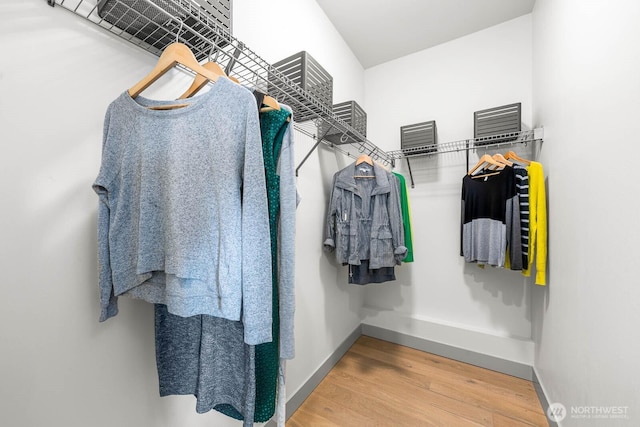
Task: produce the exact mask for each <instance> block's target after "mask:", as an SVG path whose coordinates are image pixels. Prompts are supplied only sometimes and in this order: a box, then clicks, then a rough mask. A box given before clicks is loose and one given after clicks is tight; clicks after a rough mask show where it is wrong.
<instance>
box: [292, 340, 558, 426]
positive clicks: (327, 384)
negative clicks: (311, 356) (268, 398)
mask: <svg viewBox="0 0 640 427" xmlns="http://www.w3.org/2000/svg"><path fill="white" fill-rule="evenodd" d="M286 425H287V427H302V426H304V427H307V426H313V427H316V426H319V427H325V426H326V427H334V426H341V427H342V426H349V427H350V426H358V427H360V426H403V427H405V426H442V427H470V426H475V427H477V426H484V427H507V426H508V427H531V426H545V427H548V421H547V418H546V416H545V414H544V412H543V410H542V407H541V405H540V402H539V401H538V399H537V395H536V392H535V389H534V387H533V384H532V383H531V382H529V381H526V380H523V379H520V378H515V377H512V376H509V375H505V374H501V373H499V372H494V371H491V370H488V369H484V368H480V367H477V366H473V365H468V364H465V363H461V362H457V361H454V360H450V359H446V358H444V357H440V356H437V355H433V354H430V353H426V352H422V351H419V350H416V349H412V348H409V347H404V346H400V345H397V344H393V343H389V342H386V341H382V340H378V339H375V338H371V337H366V336H362V337H360V338H359V339H358V340H357V341H356V343H355V344H354V345H353V346H352V347H351V348H350V349H349V351H348V352H347V353H346V354H345V355H344V356H343V357H342V359H341V360H340V361H339V362H338V363H337V364H336V366H335V367H334V368H333V369H332V370H331V372H329V374H328V375H327V376H326V377H325V378H324V379H323V381H322V382H321V383H320V385H319V386H318V387H317V388H316V390H314V391H313V393H312V394H311V396H310V397H309V398H308V399H307V400H306V401H305V402H304V403H303V404H302V406H301V407H300V408H299V409H298V411H296V413H295V414H293V416H292V417H291V418H290V419H289V420H288V421H287V424H286Z"/></svg>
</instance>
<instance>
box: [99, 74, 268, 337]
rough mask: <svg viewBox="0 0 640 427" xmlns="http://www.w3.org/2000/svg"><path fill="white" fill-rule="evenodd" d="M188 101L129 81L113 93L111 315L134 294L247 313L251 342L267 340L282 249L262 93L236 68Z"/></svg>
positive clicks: (107, 129) (103, 208)
mask: <svg viewBox="0 0 640 427" xmlns="http://www.w3.org/2000/svg"><path fill="white" fill-rule="evenodd" d="M172 102H173V101H172ZM188 102H190V104H191V105H189V106H188V107H184V108H178V109H169V110H154V109H149V108H147V106H150V105H161V104H167V103H169V101H167V102H163V101H152V100H148V99H145V98H143V97H137V98H136V99H135V100H134V99H132V98H131V97H130V96H129V95H128V93H126V92H125V93H123V94H122V95H120V96H119V97H118V98H117V99H116V100H115V101H113V102H112V103H111V105H109V108H108V110H107V113H106V117H105V122H104V139H103V154H102V164H101V167H100V172H99V175H98V177H97V179H96V181H95V183H94V185H93V188H94V190H95V191H96V193H97V194H98V196H99V208H98V257H99V267H100V277H99V282H100V291H101V295H100V301H101V308H102V311H101V315H100V320H101V321H104V320H106V319H108V318H109V317H112V316H115V315H116V314H117V312H118V309H117V297H118V296H119V295H122V294H128V295H130V296H133V297H135V298H141V299H143V300H145V301H148V302H150V303H159V304H166V305H167V307H168V311H169V312H170V313H172V314H176V315H178V316H184V317H186V316H193V315H197V314H208V315H212V316H216V317H222V318H226V319H229V320H242V322H243V324H244V327H245V342H246V343H247V344H254V345H255V344H260V343H263V342H268V341H270V340H271V319H272V315H271V304H267V303H266V301H271V255H270V246H269V245H270V243H269V242H270V239H269V219H268V210H267V195H266V185H265V176H264V166H263V160H262V145H261V140H260V127H259V122H258V112H257V107H256V103H255V100H254V98H253V96H252V95H251V93H249V92H248V91H246V90H245V89H243V88H242V87H240V86H239V85H236V84H234V83H232V82H231V81H229V80H227V79H225V78H220V79H219V80H218V81H217V82H216V84H215V85H213V87H212V88H211V90H210V91H208V92H207V93H205V94H203V95H200V96H197V97H194V98H192V99H190V100H189V101H188ZM241 316H242V317H241Z"/></svg>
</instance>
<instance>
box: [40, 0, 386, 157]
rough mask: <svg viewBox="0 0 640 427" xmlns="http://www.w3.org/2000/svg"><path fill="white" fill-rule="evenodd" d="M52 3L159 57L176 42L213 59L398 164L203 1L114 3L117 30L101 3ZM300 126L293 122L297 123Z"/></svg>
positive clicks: (128, 0)
mask: <svg viewBox="0 0 640 427" xmlns="http://www.w3.org/2000/svg"><path fill="white" fill-rule="evenodd" d="M207 2H208V1H207ZM47 3H48V4H49V5H51V6H55V5H58V6H61V7H63V8H64V9H66V10H69V11H71V12H73V13H75V14H76V15H78V16H81V17H83V18H84V19H86V20H88V21H90V22H92V23H94V24H96V25H98V26H99V27H101V28H103V29H105V30H107V31H109V32H111V33H113V34H115V35H117V36H119V37H121V38H123V39H125V40H127V41H128V42H131V43H133V44H135V45H137V46H138V47H140V48H142V49H144V50H146V51H148V52H151V53H152V54H154V55H156V56H160V54H161V53H162V50H163V49H164V47H166V45H168V44H169V43H171V42H174V41H179V42H181V43H184V44H186V45H187V46H189V48H190V49H191V50H192V51H193V53H194V55H195V56H196V58H198V60H200V61H202V60H204V59H207V58H210V59H211V60H212V61H215V62H217V63H218V64H219V65H220V66H221V67H222V68H223V69H225V71H226V72H227V74H229V75H233V76H234V77H235V78H237V79H238V80H239V82H240V84H242V85H244V86H247V87H253V88H256V89H258V90H260V91H262V92H265V93H268V94H269V95H271V96H272V97H274V98H276V99H277V100H278V101H279V102H282V103H284V104H287V105H289V106H291V107H293V108H294V109H295V110H297V111H302V112H303V115H304V116H305V117H311V118H312V119H311V120H312V121H313V122H315V124H316V126H317V127H318V128H319V127H320V126H321V125H322V127H323V129H326V128H330V129H332V132H333V133H336V131H337V132H338V133H341V134H344V135H348V136H349V138H350V140H349V141H350V142H351V141H354V142H353V143H352V145H353V146H354V147H356V148H357V149H358V151H360V152H363V153H366V154H368V155H369V156H371V157H372V158H373V159H374V160H377V161H378V162H380V163H382V164H383V165H393V159H392V158H391V157H390V156H389V155H388V154H387V153H386V152H385V151H383V150H381V149H380V148H379V147H377V146H376V145H375V144H373V143H372V142H371V141H369V140H367V139H366V137H365V136H364V135H362V134H361V133H360V132H358V131H357V130H356V129H354V128H352V127H351V126H350V125H349V124H347V123H346V122H345V121H344V120H342V119H340V118H338V117H336V116H335V115H334V114H333V112H332V111H331V110H330V109H329V108H327V107H326V106H324V105H322V104H321V103H320V102H318V100H316V99H315V98H314V97H313V96H311V95H310V94H309V93H307V92H306V91H304V90H303V89H302V88H301V87H300V86H299V85H298V84H297V83H295V82H293V81H292V80H291V79H290V78H288V77H287V76H285V75H284V74H283V73H282V72H280V71H279V70H278V69H276V68H275V67H273V66H272V65H271V64H269V63H268V62H266V61H265V60H264V59H262V58H261V57H260V56H259V55H257V54H256V53H255V52H253V51H252V50H251V49H250V48H249V47H247V46H246V45H245V44H244V43H242V42H241V41H239V40H238V39H236V38H235V37H233V36H232V35H231V33H230V32H229V31H228V30H227V29H225V28H223V27H222V26H221V25H220V24H219V22H218V20H217V19H216V17H214V16H213V15H212V14H211V13H209V12H208V10H207V9H206V8H203V7H202V3H205V0H198V3H196V2H194V1H193V0H166V1H164V3H169V4H170V5H171V10H172V11H173V13H171V12H169V11H168V10H166V9H163V8H162V7H160V6H158V4H157V3H160V2H152V1H150V0H114V3H117V6H119V7H120V10H123V9H124V10H125V11H126V14H127V18H126V19H121V20H119V21H118V20H117V19H116V24H117V25H116V24H114V23H110V22H107V20H105V19H103V18H101V17H100V16H99V15H98V8H97V1H96V0H47ZM141 3H142V6H144V9H145V11H144V13H140V12H139V10H140V9H141V7H140V6H141ZM209 3H214V2H209ZM134 6H136V7H134ZM179 17H183V19H180V18H179ZM184 17H187V18H188V19H185V18H184ZM110 21H114V19H110ZM134 23H135V24H137V25H138V26H140V25H143V26H144V34H143V32H141V31H136V28H134V27H133V25H134ZM141 23H142V24H141ZM128 26H130V27H128ZM295 120H296V118H295V117H294V122H295ZM323 123H324V125H323ZM322 136H323V135H317V136H316V138H321V139H322ZM320 142H322V141H321V140H320V141H317V143H316V145H315V146H314V149H315V147H316V146H317V145H318V144H319V143H320ZM328 145H331V146H333V145H332V144H328ZM309 154H311V152H310V153H309ZM305 160H306V158H305ZM300 166H302V164H301V165H300ZM300 166H299V167H300Z"/></svg>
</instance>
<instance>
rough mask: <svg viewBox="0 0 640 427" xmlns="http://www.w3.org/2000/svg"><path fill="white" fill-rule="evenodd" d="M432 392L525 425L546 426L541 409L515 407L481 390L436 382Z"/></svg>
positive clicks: (433, 384)
mask: <svg viewBox="0 0 640 427" xmlns="http://www.w3.org/2000/svg"><path fill="white" fill-rule="evenodd" d="M431 390H433V391H434V392H435V393H440V394H442V395H444V396H449V397H450V398H452V399H456V400H458V401H460V402H464V403H466V404H470V405H475V406H478V407H480V408H485V409H487V410H490V411H492V412H493V413H498V414H501V415H504V416H506V417H509V418H513V419H515V420H518V421H521V422H524V423H531V424H533V425H544V422H545V420H546V416H545V415H544V414H543V412H542V408H540V410H530V409H527V408H523V407H520V406H517V405H513V404H512V403H509V402H507V401H504V400H502V399H501V398H500V397H498V396H495V395H490V394H488V393H486V392H483V391H482V390H480V389H469V388H467V389H461V388H459V387H456V386H452V385H450V384H445V383H439V382H437V381H435V382H432V384H431Z"/></svg>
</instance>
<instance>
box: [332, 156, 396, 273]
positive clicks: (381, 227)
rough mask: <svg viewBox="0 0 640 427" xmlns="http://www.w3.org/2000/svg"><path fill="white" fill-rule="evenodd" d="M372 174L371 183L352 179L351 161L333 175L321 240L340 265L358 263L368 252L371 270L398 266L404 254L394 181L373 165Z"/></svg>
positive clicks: (353, 174)
mask: <svg viewBox="0 0 640 427" xmlns="http://www.w3.org/2000/svg"><path fill="white" fill-rule="evenodd" d="M357 167H358V168H360V167H361V165H358V166H357ZM373 173H374V175H375V182H371V181H368V180H371V179H373V178H358V179H356V178H354V176H356V175H358V174H359V172H357V171H356V164H355V163H353V164H351V165H349V166H347V167H346V168H344V169H342V170H340V171H338V172H336V174H335V175H334V176H333V189H332V191H331V200H330V202H329V209H328V212H327V220H326V228H325V241H324V247H325V249H326V250H329V251H333V250H335V252H336V258H337V260H338V262H340V263H342V264H351V265H360V260H361V259H367V258H362V256H363V254H364V253H368V255H369V256H368V259H369V268H371V269H372V270H373V269H379V268H382V267H393V266H395V265H400V263H401V261H402V260H403V259H404V257H405V256H406V253H407V248H406V247H405V246H404V227H403V224H402V213H401V210H400V191H399V184H398V180H397V178H396V177H395V176H393V175H392V174H391V173H390V172H387V171H386V170H385V169H384V168H382V167H381V166H379V165H377V164H374V166H373ZM369 190H370V191H369ZM367 206H368V207H369V209H368V211H367V212H363V210H366V207H367ZM363 207H365V209H363Z"/></svg>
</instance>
